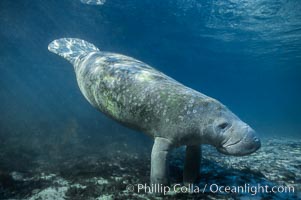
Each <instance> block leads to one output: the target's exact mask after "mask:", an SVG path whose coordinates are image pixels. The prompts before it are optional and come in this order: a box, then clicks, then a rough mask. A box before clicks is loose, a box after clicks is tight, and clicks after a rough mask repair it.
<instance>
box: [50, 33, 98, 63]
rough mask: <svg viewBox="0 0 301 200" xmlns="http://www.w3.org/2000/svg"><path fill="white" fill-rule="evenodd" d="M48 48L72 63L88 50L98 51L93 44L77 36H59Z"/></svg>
mask: <svg viewBox="0 0 301 200" xmlns="http://www.w3.org/2000/svg"><path fill="white" fill-rule="evenodd" d="M48 50H49V51H51V52H53V53H55V54H58V55H60V56H62V57H63V58H65V59H66V60H68V61H69V62H71V63H72V64H74V62H75V60H76V59H77V58H78V57H79V56H81V55H83V54H86V53H88V52H92V51H99V49H98V48H97V47H95V46H94V45H93V44H91V43H89V42H86V41H84V40H81V39H77V38H61V39H57V40H54V41H52V42H51V43H50V44H49V45H48Z"/></svg>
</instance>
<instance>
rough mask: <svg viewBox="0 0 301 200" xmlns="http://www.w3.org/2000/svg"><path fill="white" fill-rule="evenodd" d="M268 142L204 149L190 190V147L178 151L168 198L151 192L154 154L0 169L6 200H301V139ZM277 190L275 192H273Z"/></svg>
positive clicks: (173, 157) (118, 154) (173, 160)
mask: <svg viewBox="0 0 301 200" xmlns="http://www.w3.org/2000/svg"><path fill="white" fill-rule="evenodd" d="M262 143H263V145H262V148H261V149H260V150H259V151H258V152H256V153H254V154H252V155H250V156H245V157H231V156H224V155H222V154H220V153H218V152H217V151H216V150H215V149H214V148H212V147H210V146H206V145H204V146H203V147H202V148H203V149H202V150H203V158H202V166H201V174H200V177H199V180H198V181H197V183H196V184H195V185H186V186H183V184H182V183H181V180H182V173H183V159H184V148H179V149H177V150H175V151H173V152H172V154H171V162H170V177H171V183H172V184H171V186H170V188H164V187H163V186H162V187H161V186H158V187H157V188H156V189H157V191H158V190H159V191H161V192H164V190H165V191H166V194H165V195H163V194H151V192H152V190H154V189H155V187H150V186H149V185H148V182H149V174H150V172H149V170H150V155H149V154H150V152H143V153H140V154H129V153H127V152H123V151H117V152H114V154H111V153H107V155H96V154H95V155H93V154H90V155H89V154H87V155H86V156H79V157H70V158H64V159H62V160H60V161H59V162H57V164H55V165H53V164H52V165H51V166H50V161H47V160H46V159H41V160H37V161H36V162H38V164H39V165H38V166H39V167H35V168H33V169H31V170H25V171H17V170H14V171H10V170H1V168H0V199H28V200H40V199H41V200H50V199H51V200H60V199H62V200H63V199H72V200H77V199H85V200H90V199H91V200H92V199H93V200H94V199H95V200H110V199H133V200H135V199H162V198H163V196H164V199H204V198H206V199H250V198H252V199H301V194H300V191H301V140H289V139H286V138H269V139H264V140H263V141H262ZM19 164H20V165H22V163H19ZM138 184H139V185H138ZM145 184H146V186H147V187H146V186H145ZM221 186H228V187H229V188H228V189H229V190H227V189H226V188H225V187H221ZM260 186H262V188H260ZM274 186H275V188H274V191H275V192H269V191H270V190H271V189H272V187H274ZM138 187H139V188H138ZM218 187H220V191H218ZM263 187H268V191H265V190H263ZM168 189H170V190H169V191H167V190H168ZM256 189H257V190H256ZM289 189H290V191H289ZM225 190H227V192H225ZM258 190H259V191H258ZM285 190H286V191H285Z"/></svg>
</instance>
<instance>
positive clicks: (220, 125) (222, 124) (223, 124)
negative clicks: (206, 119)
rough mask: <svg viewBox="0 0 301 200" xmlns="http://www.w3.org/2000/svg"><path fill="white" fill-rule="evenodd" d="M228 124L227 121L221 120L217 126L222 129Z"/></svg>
mask: <svg viewBox="0 0 301 200" xmlns="http://www.w3.org/2000/svg"><path fill="white" fill-rule="evenodd" d="M228 126H229V124H228V123H227V122H223V123H221V124H219V125H218V126H217V127H218V128H220V129H222V130H224V129H226V128H227V127H228Z"/></svg>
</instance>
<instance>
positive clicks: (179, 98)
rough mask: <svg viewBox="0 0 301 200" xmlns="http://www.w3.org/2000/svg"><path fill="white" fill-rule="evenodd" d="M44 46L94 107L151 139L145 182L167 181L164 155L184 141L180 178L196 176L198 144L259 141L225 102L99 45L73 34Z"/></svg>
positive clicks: (231, 145) (233, 147) (247, 147)
mask: <svg viewBox="0 0 301 200" xmlns="http://www.w3.org/2000/svg"><path fill="white" fill-rule="evenodd" d="M48 49H49V50H50V51H51V52H53V53H55V54H58V55H60V56H62V57H64V58H65V59H67V60H68V61H69V62H70V63H71V64H73V66H74V70H75V74H76V78H77V83H78V86H79V88H80V90H81V92H82V93H83V95H84V96H85V98H86V99H87V100H88V101H89V102H90V104H91V105H92V106H94V107H95V108H96V109H98V110H99V111H101V112H103V113H104V114H106V115H107V116H109V117H110V118H112V119H114V120H116V121H118V122H119V123H121V124H123V125H125V126H127V127H130V128H132V129H135V130H138V131H140V132H143V133H145V134H147V135H149V136H151V137H152V138H153V139H154V145H153V148H152V152H151V175H150V179H151V183H152V184H164V185H167V184H169V175H168V155H169V152H170V151H171V149H173V148H176V147H179V146H186V157H185V163H184V172H183V173H184V174H183V181H184V183H193V182H194V181H196V179H197V177H198V175H199V170H200V159H201V148H200V147H201V144H209V145H212V146H214V147H216V149H217V150H218V151H219V152H221V153H223V154H227V155H234V156H243V155H248V154H251V153H253V152H255V151H256V150H258V149H259V148H260V146H261V143H260V139H259V138H258V136H257V135H256V132H255V131H254V130H253V129H252V128H251V127H250V126H249V125H248V124H246V123H245V122H243V121H242V120H240V119H239V118H238V117H237V116H236V115H235V114H233V113H232V112H231V111H230V110H229V109H228V108H227V107H226V106H225V105H223V104H222V103H220V102H219V101H217V100H216V99H214V98H211V97H209V96H206V95H204V94H202V93H200V92H198V91H196V90H193V89H191V88H189V87H186V86H185V85H183V84H181V83H180V82H178V81H176V80H174V79H173V78H171V77H169V76H167V75H165V74H163V73H162V72H160V71H158V70H156V69H155V68H153V67H150V66H149V65H147V64H145V63H143V62H141V61H139V60H136V59H134V58H131V57H128V56H124V55H121V54H117V53H110V52H105V51H100V50H99V49H98V48H96V47H95V46H94V45H93V44H91V43H88V42H86V41H84V40H81V39H76V38H62V39H58V40H54V41H53V42H51V43H50V44H49V46H48Z"/></svg>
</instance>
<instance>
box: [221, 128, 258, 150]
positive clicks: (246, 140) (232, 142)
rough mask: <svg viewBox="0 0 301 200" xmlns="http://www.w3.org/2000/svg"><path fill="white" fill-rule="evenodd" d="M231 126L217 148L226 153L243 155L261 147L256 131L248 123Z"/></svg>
mask: <svg viewBox="0 0 301 200" xmlns="http://www.w3.org/2000/svg"><path fill="white" fill-rule="evenodd" d="M239 126H242V128H237V127H233V128H232V129H230V130H229V131H228V133H225V139H224V140H223V142H222V143H221V145H220V146H219V147H217V150H218V151H219V152H221V153H223V154H226V155H233V156H244V155H249V154H251V153H253V152H255V151H257V150H258V149H259V148H260V147H261V142H260V139H259V138H258V136H257V133H256V132H255V131H254V130H253V129H252V128H251V127H250V126H248V125H239Z"/></svg>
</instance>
